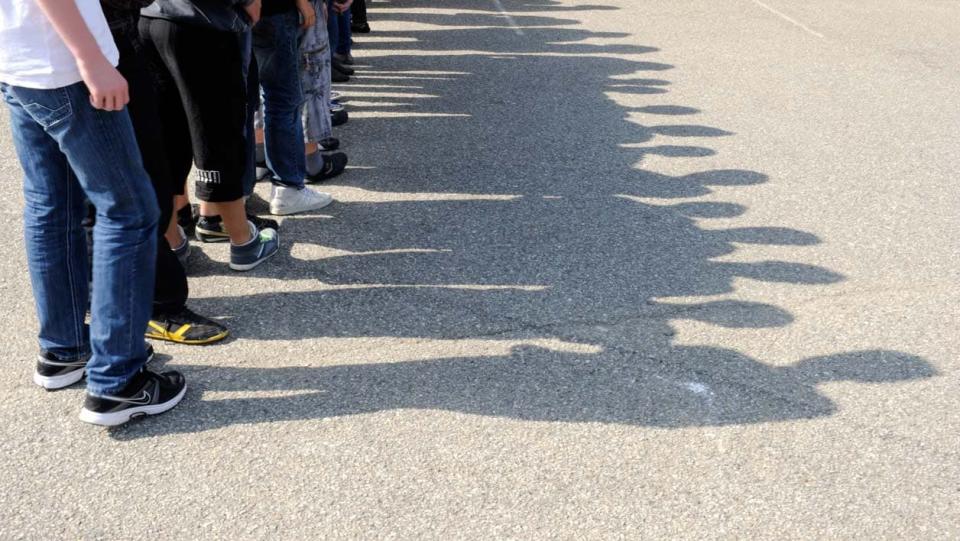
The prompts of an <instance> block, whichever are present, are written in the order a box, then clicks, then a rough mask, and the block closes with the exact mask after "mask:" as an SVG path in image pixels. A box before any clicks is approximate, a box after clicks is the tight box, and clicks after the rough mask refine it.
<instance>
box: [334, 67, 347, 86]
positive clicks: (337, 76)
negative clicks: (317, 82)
mask: <svg viewBox="0 0 960 541" xmlns="http://www.w3.org/2000/svg"><path fill="white" fill-rule="evenodd" d="M330 80H331V81H333V82H335V83H349V82H350V76H349V75H347V74H346V73H344V72H342V71H340V70H338V69H337V68H334V67H332V66H331V68H330Z"/></svg>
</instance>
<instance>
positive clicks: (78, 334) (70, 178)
mask: <svg viewBox="0 0 960 541" xmlns="http://www.w3.org/2000/svg"><path fill="white" fill-rule="evenodd" d="M63 159H64V161H67V179H66V180H67V182H66V184H67V186H66V192H67V205H66V207H67V212H66V214H67V216H66V218H67V222H66V225H67V227H66V228H64V232H65V236H66V238H67V242H66V246H67V254H68V257H67V258H66V260H67V280H69V281H70V304H71V306H72V308H73V314H72V316H71V317H73V318H74V321H73V323H74V326H73V334H74V341H75V343H76V344H77V347H78V348H79V347H83V345H84V344H83V321H82V320H78V319H77V318H76V315H77V314H79V313H80V305H79V303H80V302H84V303H86V302H87V300H88V299H83V300H82V301H81V300H80V299H79V298H78V297H79V296H80V292H79V291H78V290H77V278H78V277H77V269H75V268H74V265H75V263H76V262H75V261H73V258H72V257H69V254H72V253H73V251H74V246H73V218H74V217H73V205H72V204H71V202H72V201H73V189H74V186H73V184H74V174H73V168H72V167H70V163H69V161H68V160H67V157H66V156H64V157H63Z"/></svg>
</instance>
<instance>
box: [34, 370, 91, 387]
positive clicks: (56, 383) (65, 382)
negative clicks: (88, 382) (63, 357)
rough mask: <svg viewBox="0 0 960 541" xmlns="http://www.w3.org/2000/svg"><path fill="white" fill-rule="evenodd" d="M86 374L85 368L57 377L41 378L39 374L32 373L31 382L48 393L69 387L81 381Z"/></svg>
mask: <svg viewBox="0 0 960 541" xmlns="http://www.w3.org/2000/svg"><path fill="white" fill-rule="evenodd" d="M86 372H87V370H86V369H85V368H81V369H79V370H74V371H73V372H67V373H66V374H60V375H59V376H41V375H40V374H38V373H36V372H34V373H33V382H34V383H36V384H37V385H39V386H41V387H43V388H44V389H46V390H48V391H53V390H56V389H63V388H64V387H69V386H71V385H73V384H74V383H76V382H78V381H80V380H82V379H83V376H84V375H85V374H86Z"/></svg>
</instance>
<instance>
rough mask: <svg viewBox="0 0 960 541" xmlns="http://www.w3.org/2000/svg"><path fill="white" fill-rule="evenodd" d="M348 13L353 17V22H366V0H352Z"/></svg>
mask: <svg viewBox="0 0 960 541" xmlns="http://www.w3.org/2000/svg"><path fill="white" fill-rule="evenodd" d="M350 15H351V16H352V17H353V24H364V23H366V22H367V0H353V4H351V5H350Z"/></svg>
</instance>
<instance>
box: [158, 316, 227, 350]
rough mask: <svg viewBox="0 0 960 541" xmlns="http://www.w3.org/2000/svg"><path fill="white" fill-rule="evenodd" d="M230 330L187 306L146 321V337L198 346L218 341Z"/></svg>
mask: <svg viewBox="0 0 960 541" xmlns="http://www.w3.org/2000/svg"><path fill="white" fill-rule="evenodd" d="M228 334H230V331H228V330H227V328H226V327H224V326H223V325H221V324H219V323H217V322H216V321H214V320H212V319H210V318H206V317H203V316H201V315H199V314H195V313H193V312H192V311H191V310H190V309H189V308H186V307H184V308H183V310H181V311H179V312H177V313H175V314H155V315H154V317H152V318H151V319H150V322H149V323H147V333H146V336H147V338H152V339H154V340H167V341H168V342H176V343H178V344H187V345H191V346H200V345H205V344H212V343H214V342H219V341H220V340H223V339H224V338H226V337H227V335H228Z"/></svg>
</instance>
